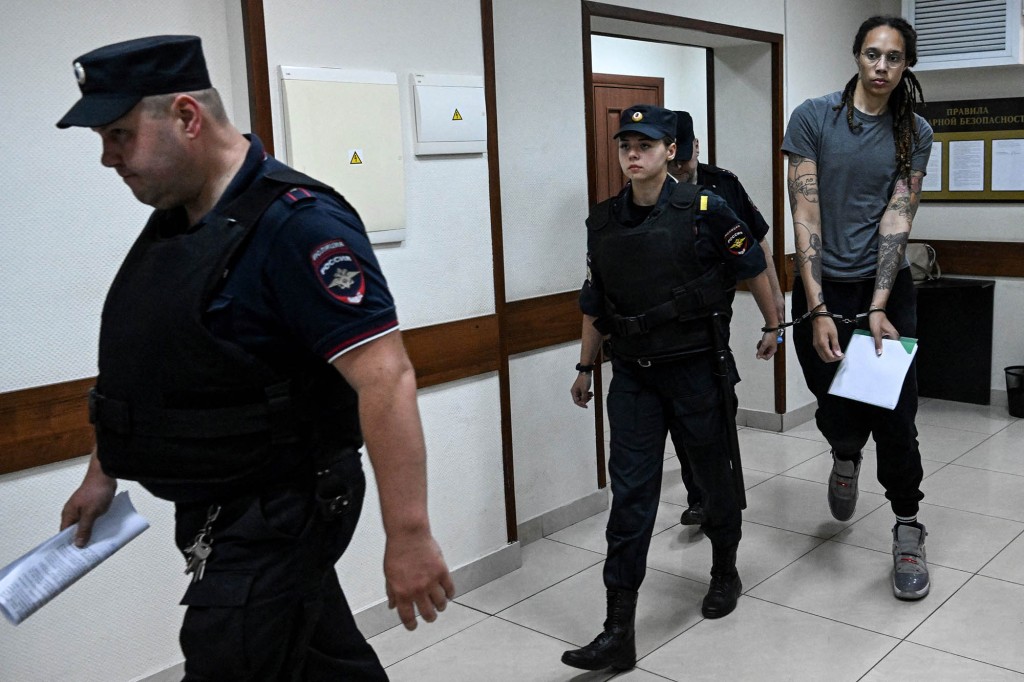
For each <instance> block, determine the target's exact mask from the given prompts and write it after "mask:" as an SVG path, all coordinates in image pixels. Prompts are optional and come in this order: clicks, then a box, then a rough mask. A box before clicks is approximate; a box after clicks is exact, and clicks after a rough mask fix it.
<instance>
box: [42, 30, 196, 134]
mask: <svg viewBox="0 0 1024 682" xmlns="http://www.w3.org/2000/svg"><path fill="white" fill-rule="evenodd" d="M74 73H75V78H76V79H77V80H78V87H79V89H80V90H81V91H82V98H81V99H80V100H78V101H77V102H76V103H75V105H74V106H73V107H71V109H70V110H69V111H68V113H66V114H64V118H62V119H61V120H60V121H58V122H57V127H58V128H70V127H72V126H80V127H83V128H97V127H100V126H105V125H107V124H108V123H113V122H114V121H116V120H117V119H119V118H121V117H122V116H124V115H125V114H127V113H128V112H129V111H131V110H132V108H133V107H134V106H135V105H136V104H138V103H139V102H141V101H142V99H143V98H144V97H150V96H152V95H167V94H171V93H178V92H194V91H196V90H206V89H208V88H211V87H212V85H211V84H210V75H209V73H208V72H207V70H206V59H205V58H204V57H203V46H202V41H201V40H200V39H199V37H198V36H176V35H164V36H149V37H146V38H137V39H135V40H128V41H125V42H122V43H114V44H113V45H106V46H104V47H100V48H97V49H95V50H93V51H91V52H87V53H86V54H83V55H82V56H81V57H79V58H78V59H76V60H75V62H74Z"/></svg>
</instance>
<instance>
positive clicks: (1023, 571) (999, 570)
mask: <svg viewBox="0 0 1024 682" xmlns="http://www.w3.org/2000/svg"><path fill="white" fill-rule="evenodd" d="M979 573H980V574H981V575H987V576H989V577H990V578H998V579H1000V580H1009V581H1010V582H1014V583H1018V584H1020V585H1024V535H1020V536H1018V537H1017V538H1016V539H1015V540H1014V541H1013V542H1011V543H1010V544H1009V546H1007V547H1006V549H1004V550H1003V551H1002V552H1000V553H999V556H997V557H996V558H995V559H993V560H992V561H990V562H989V563H988V564H987V565H986V566H985V567H984V568H983V569H981V570H980V571H979Z"/></svg>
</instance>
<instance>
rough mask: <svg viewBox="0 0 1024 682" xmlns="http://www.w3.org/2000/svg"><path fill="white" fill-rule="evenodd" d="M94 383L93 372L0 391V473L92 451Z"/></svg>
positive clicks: (78, 455)
mask: <svg viewBox="0 0 1024 682" xmlns="http://www.w3.org/2000/svg"><path fill="white" fill-rule="evenodd" d="M93 383H95V379H93V378H91V377H90V378H87V379H76V380H75V381H67V382H64V383H60V384H52V385H49V386H38V387H34V388H26V389H23V390H20V391H10V392H8V393H0V474H9V473H11V472H13V471H20V470H22V469H28V468H31V467H36V466H42V465H43V464H50V463H52V462H60V461H62V460H65V459H71V458H72V457H80V456H81V455H86V454H88V453H89V452H90V451H91V450H92V444H93V435H92V425H91V424H89V407H88V395H89V389H90V388H92V385H93Z"/></svg>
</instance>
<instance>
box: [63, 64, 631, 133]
mask: <svg viewBox="0 0 1024 682" xmlns="http://www.w3.org/2000/svg"><path fill="white" fill-rule="evenodd" d="M83 78H84V76H83ZM642 120H644V115H643V113H641V112H639V111H634V112H633V123H639V122H640V121H642Z"/></svg>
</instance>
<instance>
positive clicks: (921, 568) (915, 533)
mask: <svg viewBox="0 0 1024 682" xmlns="http://www.w3.org/2000/svg"><path fill="white" fill-rule="evenodd" d="M927 535H928V531H926V530H925V529H924V525H922V524H920V523H897V524H896V525H895V526H893V528H892V591H893V594H895V595H896V598H897V599H924V597H925V596H926V595H927V594H928V588H929V587H930V583H929V581H928V562H927V561H926V560H925V552H924V539H925V536H927Z"/></svg>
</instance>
